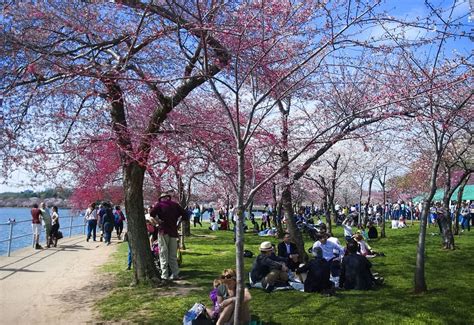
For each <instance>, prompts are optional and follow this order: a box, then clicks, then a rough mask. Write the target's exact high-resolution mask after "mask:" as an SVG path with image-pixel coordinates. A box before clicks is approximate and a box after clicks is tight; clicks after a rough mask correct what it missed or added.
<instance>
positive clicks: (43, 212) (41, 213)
mask: <svg viewBox="0 0 474 325" xmlns="http://www.w3.org/2000/svg"><path fill="white" fill-rule="evenodd" d="M31 228H32V231H33V248H34V249H43V246H41V245H40V235H41V228H44V232H45V234H46V244H45V246H46V247H47V248H50V247H51V246H54V247H56V246H57V245H58V240H59V239H61V238H62V237H63V236H62V233H61V231H60V230H59V209H58V207H57V206H53V207H52V210H51V211H50V210H49V208H48V206H47V204H46V203H45V202H42V203H41V204H40V205H39V206H38V204H36V203H35V204H33V208H32V209H31Z"/></svg>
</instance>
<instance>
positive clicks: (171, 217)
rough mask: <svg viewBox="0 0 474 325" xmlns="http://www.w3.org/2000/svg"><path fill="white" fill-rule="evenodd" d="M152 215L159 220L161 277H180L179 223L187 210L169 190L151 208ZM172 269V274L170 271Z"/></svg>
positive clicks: (165, 278)
mask: <svg viewBox="0 0 474 325" xmlns="http://www.w3.org/2000/svg"><path fill="white" fill-rule="evenodd" d="M150 216H151V217H152V218H155V219H156V221H157V222H158V225H159V228H160V230H159V231H158V245H159V247H160V264H161V278H162V279H164V280H168V279H170V280H177V279H179V267H178V260H177V258H176V254H177V251H178V224H179V221H180V220H181V218H186V217H187V212H186V211H185V210H184V209H183V208H182V207H181V206H180V205H179V204H178V203H177V202H174V201H173V200H172V199H171V195H170V194H169V192H164V193H162V194H161V195H160V198H159V199H158V203H157V204H156V205H155V206H154V207H153V209H151V211H150ZM168 267H169V268H170V270H171V276H169V273H168Z"/></svg>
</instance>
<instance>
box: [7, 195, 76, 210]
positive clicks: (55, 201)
mask: <svg viewBox="0 0 474 325" xmlns="http://www.w3.org/2000/svg"><path fill="white" fill-rule="evenodd" d="M41 202H46V204H47V205H48V206H50V207H52V206H57V207H58V208H70V207H71V204H70V201H69V200H68V199H61V198H44V199H42V198H39V197H31V198H21V199H20V198H3V199H0V208H31V207H32V206H33V204H35V203H36V204H40V203H41Z"/></svg>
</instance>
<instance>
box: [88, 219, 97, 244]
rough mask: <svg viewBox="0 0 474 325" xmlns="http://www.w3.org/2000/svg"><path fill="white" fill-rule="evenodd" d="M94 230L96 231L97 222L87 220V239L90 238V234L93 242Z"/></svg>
mask: <svg viewBox="0 0 474 325" xmlns="http://www.w3.org/2000/svg"><path fill="white" fill-rule="evenodd" d="M96 229H97V220H87V239H90V238H91V233H92V239H94V240H95V235H96Z"/></svg>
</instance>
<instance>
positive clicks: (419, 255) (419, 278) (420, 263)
mask: <svg viewBox="0 0 474 325" xmlns="http://www.w3.org/2000/svg"><path fill="white" fill-rule="evenodd" d="M440 158H441V154H440V153H437V155H436V158H435V160H433V165H432V167H431V179H430V192H429V195H428V197H427V199H426V200H424V201H423V211H422V214H421V222H420V232H419V234H418V247H417V250H416V266H415V293H422V292H426V291H427V290H428V287H427V286H426V280H425V242H426V223H427V222H428V214H429V212H430V206H431V201H432V200H433V197H434V195H435V193H436V177H437V176H438V168H439V161H440Z"/></svg>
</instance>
